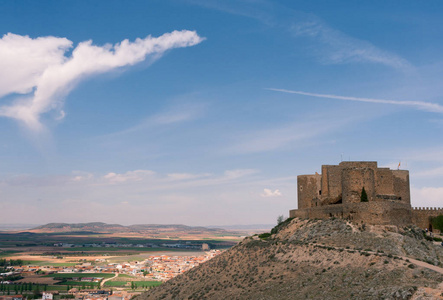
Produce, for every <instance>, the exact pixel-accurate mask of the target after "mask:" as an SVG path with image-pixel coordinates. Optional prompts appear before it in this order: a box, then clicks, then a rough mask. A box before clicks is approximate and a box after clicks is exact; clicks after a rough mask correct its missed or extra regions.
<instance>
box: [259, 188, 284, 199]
mask: <svg viewBox="0 0 443 300" xmlns="http://www.w3.org/2000/svg"><path fill="white" fill-rule="evenodd" d="M281 195H282V194H281V192H280V191H279V190H278V189H276V190H275V191H272V190H271V189H263V193H262V194H260V196H262V197H266V198H267V197H280V196H281Z"/></svg>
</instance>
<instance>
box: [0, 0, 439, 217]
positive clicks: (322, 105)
mask: <svg viewBox="0 0 443 300" xmlns="http://www.w3.org/2000/svg"><path fill="white" fill-rule="evenodd" d="M442 6H443V4H442V3H441V2H440V1H427V2H418V1H389V2H386V1H371V2H361V1H340V2H331V1H255V0H248V1H203V0H202V1H199V0H189V1H186V0H183V1H179V0H175V1H94V2H92V3H90V2H87V1H0V28H1V30H2V32H1V36H2V38H1V40H0V128H1V129H2V130H1V131H0V139H1V140H2V143H1V144H0V145H1V146H0V217H1V221H0V223H23V222H24V221H26V222H28V223H29V222H33V223H45V222H86V221H103V222H113V223H121V224H135V223H184V224H190V225H219V224H220V225H225V224H226V225H228V224H252V223H274V222H275V220H276V218H277V216H278V215H281V214H283V215H286V216H287V215H288V210H289V209H293V208H296V206H297V199H296V176H297V175H300V174H311V173H314V172H316V171H318V172H320V167H321V165H322V164H337V163H339V162H340V160H341V159H343V160H349V159H350V160H375V161H378V162H379V165H380V166H388V167H391V168H396V167H397V165H398V163H399V162H400V161H401V168H404V169H409V170H410V175H411V193H412V204H413V206H419V207H422V206H423V207H424V206H440V207H441V206H443V200H442V199H443V185H442V182H443V141H442V138H441V137H442V132H443V99H442V95H443V84H442V81H443V54H442V53H443V51H442V50H443V42H442V40H441V36H443V19H442V18H441V14H442V12H443V7H442Z"/></svg>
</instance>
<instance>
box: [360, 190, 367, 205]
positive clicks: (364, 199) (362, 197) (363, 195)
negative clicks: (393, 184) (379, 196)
mask: <svg viewBox="0 0 443 300" xmlns="http://www.w3.org/2000/svg"><path fill="white" fill-rule="evenodd" d="M360 200H361V202H368V194H367V193H366V190H365V187H363V188H362V189H361V196H360Z"/></svg>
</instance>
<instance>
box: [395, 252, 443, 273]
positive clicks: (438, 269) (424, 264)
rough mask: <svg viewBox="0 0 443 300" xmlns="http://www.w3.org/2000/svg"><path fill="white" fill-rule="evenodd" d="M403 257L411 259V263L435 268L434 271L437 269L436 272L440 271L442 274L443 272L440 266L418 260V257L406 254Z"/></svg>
mask: <svg viewBox="0 0 443 300" xmlns="http://www.w3.org/2000/svg"><path fill="white" fill-rule="evenodd" d="M401 258H403V259H404V260H407V259H409V261H410V262H411V263H413V264H414V265H417V266H419V267H423V268H427V269H431V270H433V271H435V272H438V273H440V274H443V268H440V267H437V266H434V265H431V264H428V263H425V262H423V261H420V260H416V259H413V258H410V257H406V256H401Z"/></svg>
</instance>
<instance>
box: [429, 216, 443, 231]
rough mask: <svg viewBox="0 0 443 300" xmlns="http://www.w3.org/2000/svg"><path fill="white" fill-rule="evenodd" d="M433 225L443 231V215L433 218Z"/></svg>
mask: <svg viewBox="0 0 443 300" xmlns="http://www.w3.org/2000/svg"><path fill="white" fill-rule="evenodd" d="M431 224H432V227H433V228H435V229H438V230H440V231H441V232H443V215H439V216H437V217H435V218H432V219H431Z"/></svg>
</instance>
